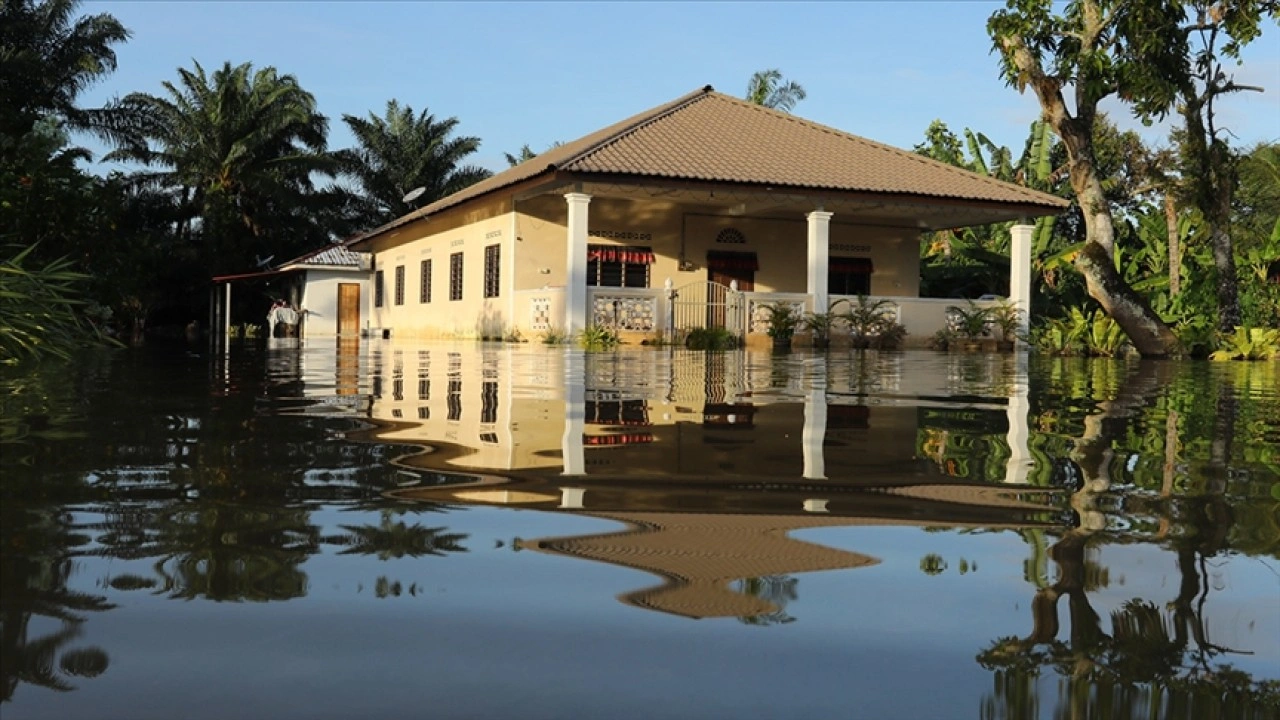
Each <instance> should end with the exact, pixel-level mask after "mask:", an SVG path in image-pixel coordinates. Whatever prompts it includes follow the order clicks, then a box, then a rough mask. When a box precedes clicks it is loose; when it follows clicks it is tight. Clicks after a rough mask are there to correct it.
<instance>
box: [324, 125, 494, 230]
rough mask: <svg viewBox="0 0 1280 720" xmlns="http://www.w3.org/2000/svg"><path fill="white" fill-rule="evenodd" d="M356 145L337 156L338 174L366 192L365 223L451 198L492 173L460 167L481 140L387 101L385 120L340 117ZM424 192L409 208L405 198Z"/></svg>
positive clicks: (478, 145)
mask: <svg viewBox="0 0 1280 720" xmlns="http://www.w3.org/2000/svg"><path fill="white" fill-rule="evenodd" d="M342 121H343V122H345V123H346V124H347V127H349V128H351V132H352V134H354V135H355V136H356V142H357V143H359V146H358V147H356V148H352V149H349V150H342V151H340V152H338V153H337V155H338V158H339V161H340V163H341V168H342V172H343V173H344V174H346V175H349V176H351V177H353V178H354V179H355V180H356V181H357V182H358V183H359V185H360V188H361V189H362V190H363V192H364V200H365V205H366V207H365V209H364V210H365V213H366V217H367V219H368V222H369V224H373V225H376V224H381V223H383V222H386V221H388V220H392V219H394V218H397V217H399V216H401V215H404V214H405V213H408V212H410V211H412V210H413V209H414V208H415V207H420V206H422V205H426V204H428V203H430V202H433V201H435V200H439V199H440V198H442V197H445V196H447V195H451V194H453V193H455V192H457V191H459V190H461V189H463V188H465V187H467V186H468V185H472V184H474V183H477V182H479V181H481V180H483V179H485V178H487V177H489V175H491V174H492V173H490V172H489V171H488V170H485V169H484V168H481V167H478V166H475V165H463V164H462V163H463V161H464V160H465V159H466V158H467V156H469V155H471V154H472V153H474V152H476V150H478V149H479V148H480V138H477V137H470V136H464V137H452V135H453V132H454V131H455V130H456V129H457V127H458V119H457V118H454V117H450V118H445V119H442V120H437V119H436V117H435V116H434V115H431V114H429V113H428V112H427V111H426V110H423V111H422V112H421V113H418V114H416V115H415V114H414V112H413V108H412V107H410V106H408V105H405V106H403V107H402V106H401V105H400V103H398V102H396V101H395V100H389V101H387V110H386V113H385V116H384V117H378V116H377V115H374V114H373V113H370V114H369V117H368V119H364V118H358V117H354V116H351V115H343V116H342ZM417 188H425V192H423V193H422V194H421V195H420V196H418V197H416V198H414V200H413V201H412V202H413V204H412V205H410V204H409V203H406V202H405V201H404V197H405V195H406V194H408V193H409V192H410V191H411V190H415V189H417Z"/></svg>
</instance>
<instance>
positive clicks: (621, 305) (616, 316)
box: [591, 295, 658, 332]
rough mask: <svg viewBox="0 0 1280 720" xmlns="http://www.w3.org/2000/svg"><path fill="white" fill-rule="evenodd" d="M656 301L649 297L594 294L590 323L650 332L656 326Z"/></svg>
mask: <svg viewBox="0 0 1280 720" xmlns="http://www.w3.org/2000/svg"><path fill="white" fill-rule="evenodd" d="M657 318H658V303H657V301H656V300H654V298H651V297H635V296H627V295H595V296H594V297H593V298H592V308H591V323H592V324H593V325H599V326H601V327H611V328H616V329H618V330H637V331H641V332H650V331H652V330H653V329H654V328H656V327H657Z"/></svg>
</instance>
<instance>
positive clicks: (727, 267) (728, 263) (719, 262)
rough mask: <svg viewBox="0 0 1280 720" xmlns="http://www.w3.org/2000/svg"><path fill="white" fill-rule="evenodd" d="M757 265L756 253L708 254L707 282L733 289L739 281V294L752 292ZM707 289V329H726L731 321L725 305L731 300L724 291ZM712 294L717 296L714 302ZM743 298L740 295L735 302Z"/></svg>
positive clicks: (709, 286) (754, 287) (710, 287)
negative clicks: (734, 284) (735, 282)
mask: <svg viewBox="0 0 1280 720" xmlns="http://www.w3.org/2000/svg"><path fill="white" fill-rule="evenodd" d="M756 263H757V261H756V254H755V253H745V252H743V253H738V252H734V253H731V252H714V251H713V252H710V253H707V281H708V282H712V283H718V284H720V285H723V286H724V287H726V288H727V287H733V283H734V281H737V283H738V286H737V288H738V292H751V291H753V290H755V289H756V271H755V268H756ZM707 287H708V298H707V327H725V326H726V324H727V322H728V320H729V317H728V313H727V306H726V304H725V303H726V301H728V300H729V298H728V297H727V296H726V293H725V292H724V291H722V290H721V291H713V289H712V288H714V286H713V285H708V286H707ZM712 292H715V294H716V295H717V297H716V298H715V299H714V300H713V299H712V298H711V297H710V293H712ZM741 297H742V296H741V295H739V296H737V297H736V298H734V300H735V301H737V300H740V299H741Z"/></svg>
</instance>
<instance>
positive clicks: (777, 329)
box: [760, 302, 803, 342]
mask: <svg viewBox="0 0 1280 720" xmlns="http://www.w3.org/2000/svg"><path fill="white" fill-rule="evenodd" d="M760 307H762V308H764V310H765V313H766V314H767V315H768V316H769V317H768V322H769V326H768V328H767V329H766V330H765V332H766V334H768V336H769V337H771V338H773V339H774V340H776V341H780V342H786V341H789V340H790V339H791V336H792V335H795V332H796V328H797V327H799V325H800V322H801V320H802V319H803V315H802V314H801V313H800V312H798V311H797V310H796V308H795V306H794V305H791V304H790V303H781V302H777V303H769V304H765V305H761V306H760Z"/></svg>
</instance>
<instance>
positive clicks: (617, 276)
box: [587, 245, 653, 288]
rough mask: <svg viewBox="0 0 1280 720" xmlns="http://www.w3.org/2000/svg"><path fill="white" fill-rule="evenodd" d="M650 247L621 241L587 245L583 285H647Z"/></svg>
mask: <svg viewBox="0 0 1280 720" xmlns="http://www.w3.org/2000/svg"><path fill="white" fill-rule="evenodd" d="M652 263H653V251H652V250H650V249H649V248H647V247H627V246H623V245H588V246H587V285H590V286H594V287H638V288H647V287H649V265H651V264H652Z"/></svg>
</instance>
